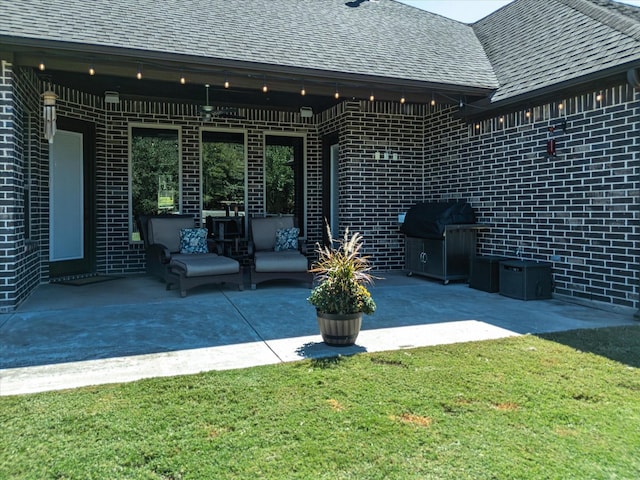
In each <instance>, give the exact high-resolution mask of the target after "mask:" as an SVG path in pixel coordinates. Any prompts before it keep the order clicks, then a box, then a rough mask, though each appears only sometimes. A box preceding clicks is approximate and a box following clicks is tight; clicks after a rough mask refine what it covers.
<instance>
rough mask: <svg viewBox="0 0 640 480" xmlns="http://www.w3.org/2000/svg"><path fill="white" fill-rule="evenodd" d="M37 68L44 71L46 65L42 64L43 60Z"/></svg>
mask: <svg viewBox="0 0 640 480" xmlns="http://www.w3.org/2000/svg"><path fill="white" fill-rule="evenodd" d="M38 68H39V69H40V71H41V72H44V69H45V68H46V67H45V66H44V62H40V63H39V64H38Z"/></svg>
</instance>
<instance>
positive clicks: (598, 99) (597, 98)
mask: <svg viewBox="0 0 640 480" xmlns="http://www.w3.org/2000/svg"><path fill="white" fill-rule="evenodd" d="M601 101H602V92H598V94H597V95H596V102H601Z"/></svg>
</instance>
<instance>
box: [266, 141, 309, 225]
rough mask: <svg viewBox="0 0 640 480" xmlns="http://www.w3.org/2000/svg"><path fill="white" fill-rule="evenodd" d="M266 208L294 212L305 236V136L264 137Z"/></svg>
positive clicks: (272, 211) (270, 211)
mask: <svg viewBox="0 0 640 480" xmlns="http://www.w3.org/2000/svg"><path fill="white" fill-rule="evenodd" d="M264 177H265V203H266V205H265V210H266V213H267V215H292V216H294V217H295V220H296V222H297V223H296V225H297V226H298V228H300V234H301V235H304V226H305V225H304V210H305V209H304V138H303V137H286V136H279V135H267V136H266V138H265V175H264Z"/></svg>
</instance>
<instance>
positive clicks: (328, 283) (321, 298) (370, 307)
mask: <svg viewBox="0 0 640 480" xmlns="http://www.w3.org/2000/svg"><path fill="white" fill-rule="evenodd" d="M327 233H328V237H329V244H328V245H327V246H324V247H322V246H320V245H319V244H318V245H317V247H316V252H317V254H318V260H317V261H316V262H315V263H314V264H313V265H312V268H311V270H309V271H310V272H311V273H313V274H314V275H315V280H316V282H317V285H316V286H315V287H314V288H313V289H312V291H311V296H309V298H308V300H309V302H310V303H311V304H312V305H313V306H315V307H316V311H317V318H318V327H319V328H320V333H321V334H322V339H323V340H324V342H325V343H326V344H328V345H340V346H344V345H353V344H354V343H355V342H356V338H357V337H358V333H360V327H361V325H362V314H363V313H366V314H372V313H373V312H375V310H376V304H375V302H374V301H373V298H371V294H370V293H369V291H368V290H367V287H366V285H368V284H372V283H373V276H372V275H371V274H370V273H369V272H370V270H371V267H370V266H369V260H368V257H366V256H362V255H361V254H360V250H361V248H362V235H361V234H360V233H357V232H356V233H354V234H353V235H351V236H349V229H347V230H346V231H345V234H344V239H343V240H342V241H337V244H338V247H337V248H335V247H333V244H334V240H333V238H332V236H331V229H330V228H329V226H327Z"/></svg>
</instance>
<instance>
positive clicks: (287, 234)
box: [274, 227, 300, 252]
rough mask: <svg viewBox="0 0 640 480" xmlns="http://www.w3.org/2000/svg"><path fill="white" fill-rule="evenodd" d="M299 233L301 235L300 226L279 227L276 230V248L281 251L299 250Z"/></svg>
mask: <svg viewBox="0 0 640 480" xmlns="http://www.w3.org/2000/svg"><path fill="white" fill-rule="evenodd" d="M298 235H300V229H299V228H296V227H292V228H279V229H278V230H276V245H275V248H274V250H275V251H276V252H281V251H283V250H297V249H298Z"/></svg>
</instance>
